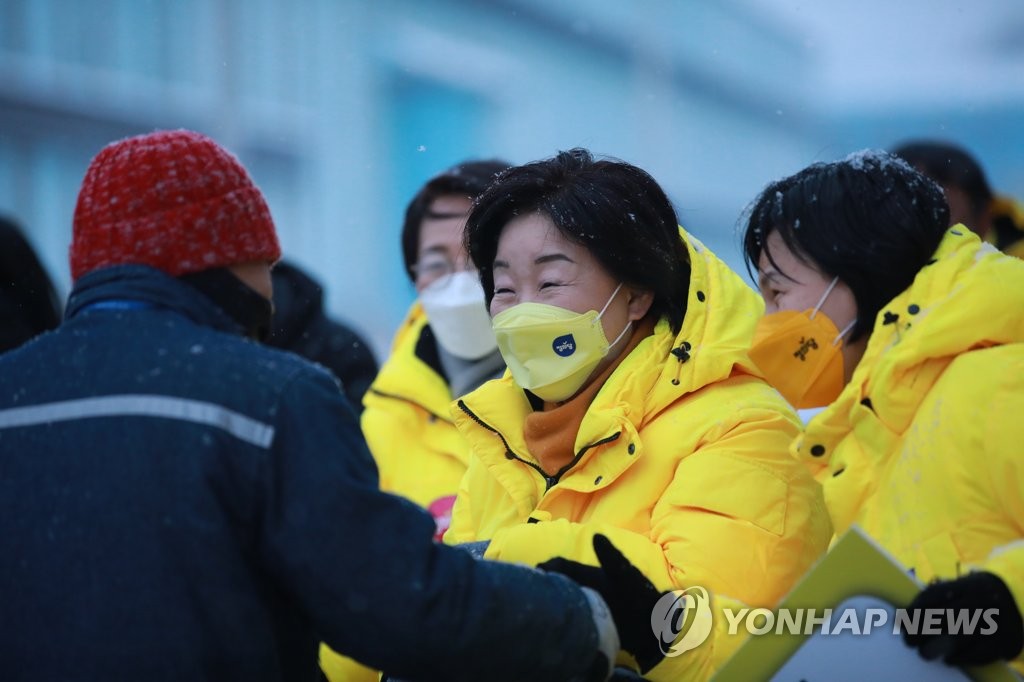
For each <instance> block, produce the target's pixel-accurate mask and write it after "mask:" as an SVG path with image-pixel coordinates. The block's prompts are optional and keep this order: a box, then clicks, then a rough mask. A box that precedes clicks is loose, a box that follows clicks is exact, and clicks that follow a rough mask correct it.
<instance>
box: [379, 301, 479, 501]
mask: <svg viewBox="0 0 1024 682" xmlns="http://www.w3.org/2000/svg"><path fill="white" fill-rule="evenodd" d="M426 325H427V316H426V315H425V314H424V313H423V309H422V307H420V304H419V303H414V304H413V306H412V308H410V310H409V313H408V314H407V315H406V318H405V321H404V322H403V323H402V326H401V327H399V331H398V333H397V334H396V335H395V340H394V342H393V343H392V349H391V355H390V357H388V359H387V360H386V361H385V362H384V364H383V366H381V369H380V373H378V375H377V378H376V379H374V381H373V384H372V385H371V386H370V390H369V391H367V393H366V395H365V396H364V398H363V405H364V407H365V409H364V410H363V414H362V421H361V423H362V428H363V435H364V436H365V437H366V442H367V443H368V444H369V446H370V452H372V453H373V458H374V459H375V460H376V462H377V468H378V470H379V471H380V487H381V489H382V490H386V491H388V492H392V493H396V494H398V495H402V496H403V497H407V498H408V499H410V500H412V501H413V502H415V503H416V504H418V505H420V506H421V507H427V506H429V505H430V503H431V502H434V501H435V500H437V499H438V498H440V497H444V496H447V495H454V494H455V493H456V492H458V489H459V481H460V480H462V475H463V474H464V473H465V472H466V465H467V463H468V461H469V446H468V445H467V444H466V442H465V440H464V439H463V437H462V435H461V434H460V433H459V432H458V430H457V429H456V428H455V424H454V423H453V422H452V419H451V416H450V415H451V411H450V405H451V401H452V398H453V396H452V394H451V390H450V389H449V387H448V383H447V382H446V381H445V379H444V377H442V376H441V375H440V374H438V373H437V372H436V371H435V370H434V369H433V368H432V367H431V366H430V365H428V364H427V363H426V362H424V361H423V360H422V359H421V358H420V357H419V356H418V355H417V354H416V346H417V344H418V343H419V342H420V335H421V334H422V332H423V329H424V327H426Z"/></svg>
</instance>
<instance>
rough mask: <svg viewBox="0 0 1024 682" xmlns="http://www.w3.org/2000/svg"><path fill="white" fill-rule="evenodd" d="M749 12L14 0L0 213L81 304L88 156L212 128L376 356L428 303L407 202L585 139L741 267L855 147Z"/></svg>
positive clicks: (423, 2)
mask: <svg viewBox="0 0 1024 682" xmlns="http://www.w3.org/2000/svg"><path fill="white" fill-rule="evenodd" d="M753 4H754V5H756V4H757V3H756V2H755V3H753ZM751 7H752V4H751V3H750V2H741V1H740V0H723V1H722V2H713V3H711V2H700V1H698V0H681V1H679V2H667V1H654V0H652V1H650V2H620V1H618V0H615V1H607V2H605V1H591V0H563V1H561V2H552V1H551V0H479V1H475V2H474V1H471V0H379V1H373V2H371V1H365V2H364V1H361V0H5V1H4V2H2V3H0V212H5V213H9V214H12V215H14V216H15V217H17V218H18V219H19V220H20V221H22V223H23V224H24V225H26V226H27V228H28V232H29V234H30V236H31V238H32V240H33V242H34V244H35V245H36V246H37V248H38V249H39V250H40V251H41V253H42V255H43V258H44V260H45V264H46V266H47V268H48V269H49V270H50V271H51V272H53V273H54V274H55V276H56V277H57V280H58V284H59V286H61V287H62V289H63V291H64V292H66V291H67V288H68V286H69V281H68V279H69V275H68V269H67V264H66V253H67V246H68V243H69V240H70V229H71V227H70V226H71V215H72V211H73V208H74V201H75V196H76V192H77V188H78V184H79V182H80V180H81V177H82V175H83V173H84V171H85V168H86V166H87V165H88V162H89V160H90V158H91V157H92V155H93V154H95V153H96V152H97V151H98V150H99V149H100V148H101V147H102V146H103V145H104V144H106V143H107V142H109V141H111V140H113V139H116V138H120V137H123V136H127V135H132V134H136V133H140V132H146V131H150V130H153V129H155V128H179V127H185V128H191V129H195V130H199V131H202V132H205V133H207V134H209V135H211V136H213V137H214V138H216V139H217V140H219V141H220V142H222V143H223V144H225V145H226V146H227V147H228V148H230V149H232V150H233V151H235V152H236V153H237V154H238V155H239V156H240V157H241V159H242V161H243V162H244V163H245V164H246V165H247V167H249V169H250V170H251V171H252V173H253V175H254V177H255V179H256V181H257V183H258V184H259V185H260V186H261V187H262V188H263V190H264V192H265V193H266V195H267V197H268V200H269V203H270V206H271V210H272V212H273V214H274V217H275V219H276V222H277V225H278V228H279V231H280V234H281V237H282V243H283V246H284V248H285V250H286V252H287V253H288V254H289V256H290V257H291V258H292V259H293V260H295V261H298V262H300V263H302V264H303V265H305V266H306V267H308V268H310V269H311V270H312V271H313V272H315V273H316V274H317V276H318V278H319V279H321V280H322V281H323V283H324V284H325V288H326V292H327V305H328V308H329V309H330V310H331V312H332V314H334V315H336V316H338V317H341V318H342V319H345V320H347V321H349V322H351V323H353V324H354V325H355V326H356V327H357V328H359V329H361V330H362V331H364V332H365V333H366V335H367V336H368V337H369V338H370V339H371V341H372V342H373V344H374V345H375V346H376V349H377V351H378V355H379V356H380V355H383V351H384V349H385V347H386V344H387V342H388V340H389V338H390V335H391V333H392V331H393V330H394V328H395V326H396V325H397V323H398V321H399V319H400V316H401V313H402V311H403V310H404V308H405V307H406V305H407V304H408V302H409V301H410V300H411V299H412V297H413V291H412V289H411V287H409V286H408V285H407V282H406V279H405V276H404V275H403V273H402V268H401V258H400V254H399V241H398V235H399V228H400V223H401V215H402V212H403V209H404V206H405V203H406V201H407V200H408V199H409V197H410V196H411V195H412V193H413V192H414V191H415V190H416V189H417V188H418V186H419V185H420V184H421V183H422V182H423V181H424V180H426V179H427V178H428V177H429V176H431V175H432V174H434V173H435V172H437V171H439V170H441V169H442V168H444V167H446V166H448V165H450V164H452V163H454V162H456V161H458V160H462V159H464V158H467V157H485V156H502V157H506V158H509V159H511V160H513V161H515V162H525V161H529V160H533V159H536V158H541V157H545V156H549V155H551V154H552V153H554V152H555V151H557V150H559V149H566V148H569V147H572V146H585V147H588V148H590V149H592V150H593V151H595V152H597V153H602V154H608V155H613V156H617V157H619V158H623V159H625V160H627V161H630V162H632V163H636V164H637V165H640V166H642V167H644V168H646V169H647V170H649V171H650V172H651V173H652V174H653V175H654V176H655V177H656V178H657V179H658V180H659V181H660V182H661V183H662V184H663V185H664V186H665V187H666V189H667V190H668V191H669V194H670V195H671V197H672V198H673V200H674V201H675V203H676V205H677V207H678V209H679V212H680V216H681V219H682V221H683V223H684V224H685V225H686V226H687V227H689V228H690V229H691V230H692V231H693V232H695V233H696V234H697V235H698V236H699V237H701V238H702V239H703V240H704V241H705V242H706V243H707V244H708V245H709V246H710V247H712V248H713V249H715V250H717V251H719V252H720V253H722V255H723V256H724V257H726V258H727V260H729V261H730V262H731V263H732V264H733V265H734V266H737V267H741V264H740V261H739V258H738V249H737V238H736V236H735V232H734V228H735V224H736V220H737V217H738V216H739V213H740V211H741V210H742V208H743V207H744V205H745V204H746V202H747V201H749V200H750V199H751V198H753V196H754V195H755V194H756V193H757V191H758V190H759V189H760V188H761V187H762V186H763V185H764V184H765V183H766V182H768V181H769V180H771V179H773V178H775V177H777V176H778V175H780V174H783V173H789V172H792V171H794V170H796V169H798V168H799V167H802V166H803V165H806V164H807V163H809V162H811V161H814V160H818V159H821V158H834V157H835V156H837V155H841V154H845V153H846V152H848V151H851V150H850V149H844V148H841V145H835V144H833V145H832V146H831V147H829V146H828V145H829V143H828V139H829V136H830V135H834V134H835V133H836V128H835V126H834V124H831V125H830V123H829V121H828V120H825V118H824V117H823V116H822V114H821V107H820V106H819V104H820V102H818V101H816V98H817V94H818V93H817V91H816V89H815V87H814V79H813V73H812V66H813V65H812V63H811V60H810V59H809V58H808V56H809V53H808V49H807V47H806V45H805V43H804V41H802V40H801V38H800V37H799V34H798V33H797V32H795V31H794V30H792V28H791V27H787V22H786V21H780V20H779V18H778V17H777V16H774V15H773V13H772V12H768V11H764V10H763V8H762V10H761V11H752V9H751ZM844 130H845V128H844ZM889 142H890V140H889V139H885V140H878V141H875V142H874V143H873V144H874V145H875V146H879V145H885V144H888V143H889ZM860 146H865V145H863V144H862V145H860ZM823 148H827V151H826V152H825V153H824V154H823V153H822V150H823Z"/></svg>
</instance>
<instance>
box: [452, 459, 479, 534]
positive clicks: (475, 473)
mask: <svg viewBox="0 0 1024 682" xmlns="http://www.w3.org/2000/svg"><path fill="white" fill-rule="evenodd" d="M482 466H483V465H482V464H481V463H480V460H479V459H477V458H476V457H471V458H470V461H469V467H468V468H467V469H466V474H465V475H464V476H463V477H462V482H461V483H459V492H458V494H457V496H456V497H455V506H454V507H453V508H452V521H451V525H449V526H448V532H446V533H445V534H444V544H446V545H461V544H463V543H466V542H476V541H477V540H479V538H478V537H477V534H476V529H477V528H478V526H477V524H476V522H475V521H474V520H473V512H472V508H471V507H470V504H471V502H470V495H469V491H470V489H472V488H473V487H474V484H473V483H472V482H475V481H476V480H477V479H478V478H479V476H480V469H481V467H482Z"/></svg>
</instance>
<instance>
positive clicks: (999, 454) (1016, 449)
mask: <svg viewBox="0 0 1024 682" xmlns="http://www.w3.org/2000/svg"><path fill="white" fill-rule="evenodd" d="M1017 356H1018V357H1017V358H1015V359H1013V360H1011V361H1009V362H1006V363H1000V367H999V371H1000V376H1001V381H1000V384H1001V385H1000V386H999V387H998V389H997V391H995V392H993V393H992V396H991V399H990V400H988V401H986V404H987V405H988V408H987V409H988V417H987V422H986V430H985V435H984V439H983V442H984V443H985V444H986V450H987V452H986V453H985V456H984V457H982V458H980V461H983V462H985V463H987V464H988V466H989V476H990V478H991V481H992V487H993V492H994V496H995V498H996V500H998V502H999V506H1000V507H1001V508H1002V509H1003V510H1004V517H1005V518H1006V519H1007V523H1011V524H1013V525H1014V526H1015V527H1014V528H1013V529H1012V531H1013V532H1014V533H1015V534H1016V537H1017V540H1015V541H1013V542H1009V543H1007V544H1005V545H1003V546H1001V547H997V548H995V549H994V550H993V551H992V552H991V554H990V555H989V557H988V559H987V560H986V561H985V562H984V563H982V564H981V565H980V566H979V568H980V569H981V570H984V571H989V572H991V573H994V574H996V575H998V576H999V577H1000V578H1002V580H1003V582H1004V583H1006V586H1007V587H1009V588H1010V592H1011V594H1013V598H1014V601H1016V602H1017V608H1018V609H1019V610H1020V611H1021V612H1022V613H1024V460H1022V459H1021V457H1020V447H1021V446H1020V444H1021V443H1022V442H1024V422H1022V421H1021V415H1024V387H1022V385H1021V383H1022V379H1021V377H1024V353H1017ZM1016 662H1017V663H1024V652H1021V655H1020V656H1018V657H1017V659H1016Z"/></svg>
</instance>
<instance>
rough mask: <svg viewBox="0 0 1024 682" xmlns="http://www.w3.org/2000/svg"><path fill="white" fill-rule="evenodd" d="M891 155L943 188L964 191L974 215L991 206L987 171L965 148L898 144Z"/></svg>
mask: <svg viewBox="0 0 1024 682" xmlns="http://www.w3.org/2000/svg"><path fill="white" fill-rule="evenodd" d="M892 153H893V154H895V155H896V156H898V157H900V158H901V159H903V160H904V161H906V162H907V163H909V164H910V165H911V166H914V167H915V168H917V169H918V170H920V171H921V172H922V173H924V174H925V175H927V176H928V177H930V178H931V179H932V180H935V181H936V182H938V183H939V184H940V185H943V186H946V187H959V188H960V189H961V190H963V192H964V194H966V195H967V199H968V200H969V201H970V202H971V210H972V211H973V212H974V215H975V216H978V215H980V214H981V213H983V212H984V211H985V209H987V208H988V206H989V204H991V203H992V198H993V194H992V188H991V187H990V186H989V184H988V178H986V177H985V171H984V170H983V169H982V167H981V164H980V163H978V161H977V159H975V158H974V157H973V156H971V155H970V154H969V153H968V152H967V150H965V149H963V148H962V147H958V146H957V145H955V144H952V143H950V142H938V141H934V140H913V141H909V142H904V143H902V144H900V145H898V146H897V147H896V148H895V149H893V150H892Z"/></svg>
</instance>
